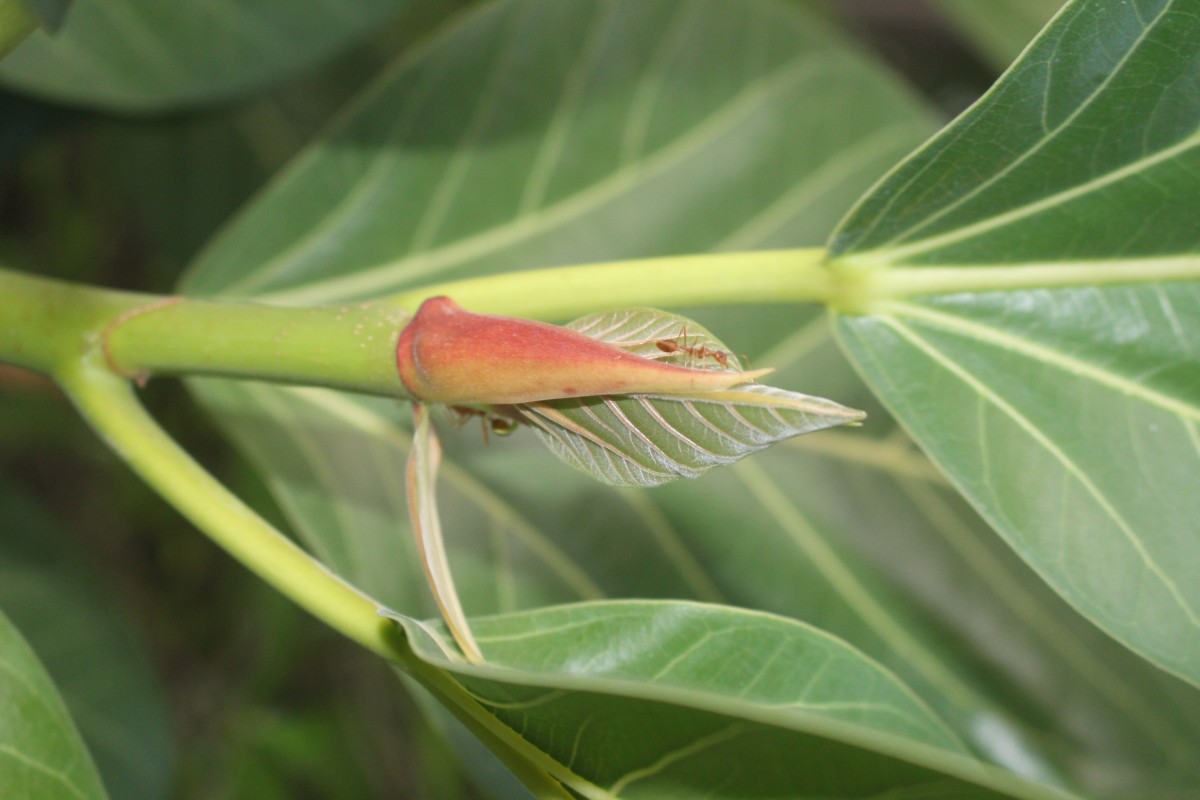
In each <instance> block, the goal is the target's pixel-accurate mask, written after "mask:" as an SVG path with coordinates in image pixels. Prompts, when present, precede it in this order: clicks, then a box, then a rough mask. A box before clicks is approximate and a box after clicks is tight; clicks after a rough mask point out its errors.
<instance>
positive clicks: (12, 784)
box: [0, 613, 107, 800]
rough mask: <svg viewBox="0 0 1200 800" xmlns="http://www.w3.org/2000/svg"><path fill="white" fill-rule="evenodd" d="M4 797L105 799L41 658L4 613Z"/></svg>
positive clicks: (0, 697) (0, 637)
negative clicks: (38, 658)
mask: <svg viewBox="0 0 1200 800" xmlns="http://www.w3.org/2000/svg"><path fill="white" fill-rule="evenodd" d="M0 708H2V709H3V710H4V725H0V795H3V796H4V797H37V798H45V800H58V798H64V800H65V799H67V798H69V799H70V800H81V798H82V799H83V800H87V798H103V797H107V795H106V794H105V793H104V787H103V786H102V785H101V784H100V776H99V775H98V774H97V773H96V766H95V765H94V764H93V763H92V759H91V757H90V756H89V755H88V752H87V750H86V749H85V748H84V746H83V740H81V739H80V738H79V732H78V731H77V730H75V725H74V724H73V723H72V722H71V717H70V716H69V715H68V714H67V709H66V707H65V706H64V705H63V702H62V699H61V698H60V697H59V696H58V691H57V690H56V689H55V688H54V684H53V683H52V682H51V680H50V677H49V676H48V675H46V672H45V670H44V669H42V665H41V664H39V663H38V660H37V656H35V655H34V654H33V651H32V650H30V649H29V645H27V644H26V643H25V640H24V639H22V638H21V634H20V633H18V632H17V629H16V628H15V627H13V625H12V623H11V622H9V621H8V617H6V616H4V614H3V613H0Z"/></svg>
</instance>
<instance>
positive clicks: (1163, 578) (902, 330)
mask: <svg viewBox="0 0 1200 800" xmlns="http://www.w3.org/2000/svg"><path fill="white" fill-rule="evenodd" d="M882 321H883V323H884V324H885V325H887V326H888V327H889V328H891V329H892V330H893V331H894V332H895V333H896V334H897V335H898V336H901V337H902V338H904V339H906V340H908V342H909V344H911V345H912V346H913V347H915V348H917V349H918V350H920V351H922V352H924V353H925V354H926V355H927V356H928V357H929V358H930V359H932V360H933V361H935V362H937V363H938V364H939V365H940V366H941V367H942V368H943V369H945V370H946V371H947V372H949V373H950V374H952V375H955V376H956V377H958V379H959V380H961V381H962V382H963V383H965V384H966V385H967V386H968V387H970V388H971V389H973V390H974V391H975V393H976V394H978V395H979V396H980V398H981V399H984V400H987V401H988V402H990V403H992V404H993V405H994V406H995V407H996V408H997V409H998V410H999V411H1001V412H1003V413H1004V414H1005V415H1006V416H1008V418H1009V419H1011V420H1012V421H1013V423H1014V424H1016V425H1017V426H1018V427H1019V428H1022V429H1024V430H1025V431H1026V433H1028V434H1029V435H1030V436H1031V437H1032V438H1033V439H1034V441H1035V442H1037V443H1038V444H1039V445H1040V446H1041V447H1042V448H1043V449H1045V451H1046V452H1047V453H1049V454H1050V455H1051V456H1053V457H1054V459H1055V460H1056V461H1058V462H1059V463H1060V464H1061V465H1062V468H1063V470H1064V471H1065V472H1066V473H1067V474H1068V475H1071V476H1073V477H1074V478H1075V480H1076V481H1078V483H1079V484H1080V486H1082V487H1083V489H1084V490H1085V491H1086V492H1087V493H1088V494H1089V495H1091V496H1092V498H1093V500H1094V501H1095V503H1096V505H1097V506H1098V507H1099V509H1100V510H1102V511H1103V512H1104V513H1105V515H1107V516H1108V517H1109V519H1110V520H1111V521H1112V523H1113V524H1114V525H1115V526H1116V528H1117V530H1119V531H1120V532H1121V534H1122V536H1123V537H1124V539H1125V540H1126V542H1128V543H1129V545H1130V546H1131V547H1132V548H1133V550H1134V552H1135V553H1137V555H1138V557H1139V558H1140V559H1141V561H1142V564H1143V566H1144V567H1145V568H1146V570H1147V571H1148V572H1150V574H1152V575H1154V577H1155V578H1157V579H1158V580H1159V582H1160V583H1161V584H1162V586H1163V588H1164V589H1165V590H1166V592H1167V594H1169V595H1170V596H1171V598H1172V599H1173V600H1174V601H1175V603H1176V605H1178V606H1179V609H1180V611H1182V612H1183V614H1184V616H1186V617H1187V618H1188V620H1189V621H1190V622H1191V623H1192V625H1193V626H1195V627H1196V628H1198V629H1200V614H1198V613H1197V611H1196V610H1195V609H1193V608H1192V607H1191V606H1190V605H1189V604H1188V602H1187V599H1186V598H1185V597H1184V596H1183V594H1182V592H1181V591H1180V589H1179V586H1178V585H1176V583H1175V581H1174V580H1172V579H1171V578H1170V576H1169V575H1167V573H1166V572H1165V571H1164V570H1163V568H1162V566H1161V565H1160V564H1159V563H1158V562H1157V561H1156V560H1155V559H1154V558H1153V557H1152V556H1151V555H1150V553H1149V552H1148V551H1147V550H1146V548H1145V545H1144V544H1143V543H1142V540H1141V539H1140V538H1138V536H1137V535H1136V534H1135V533H1134V531H1133V529H1132V528H1130V527H1129V523H1128V522H1127V521H1126V520H1125V518H1124V517H1123V516H1121V514H1120V512H1119V511H1118V510H1117V509H1116V508H1115V507H1114V506H1113V505H1112V503H1111V502H1109V500H1108V499H1107V498H1106V497H1105V496H1104V493H1103V492H1101V491H1100V489H1099V487H1097V486H1096V485H1095V484H1094V483H1092V481H1091V479H1090V478H1089V477H1088V476H1087V473H1086V472H1085V471H1084V470H1083V469H1081V468H1080V467H1079V465H1078V464H1076V463H1075V462H1074V460H1072V459H1071V458H1070V457H1069V456H1067V454H1066V453H1065V452H1063V451H1062V449H1061V448H1059V447H1058V446H1057V445H1056V444H1055V443H1054V441H1053V440H1052V439H1051V438H1050V437H1049V436H1047V435H1046V434H1045V432H1043V431H1042V430H1041V429H1040V428H1038V427H1037V426H1036V425H1034V424H1033V422H1032V421H1031V420H1029V419H1028V418H1027V417H1025V416H1024V415H1023V414H1021V413H1020V412H1019V411H1017V409H1016V408H1014V407H1013V406H1011V405H1010V404H1009V403H1007V402H1006V401H1005V400H1003V399H1002V398H1001V397H1000V396H999V395H997V394H996V393H995V392H993V391H992V390H991V389H990V388H989V387H988V386H987V384H985V383H983V381H981V380H979V379H978V378H976V377H975V376H974V375H972V374H970V373H968V372H967V371H966V370H965V369H964V368H962V367H961V366H960V365H959V364H957V363H955V362H953V361H951V360H950V359H948V358H946V357H945V356H944V355H943V354H942V353H941V352H940V351H939V350H938V349H937V348H936V347H933V346H932V345H930V344H929V343H928V342H926V341H925V340H924V339H922V338H921V337H920V336H919V335H918V334H917V333H915V332H914V331H912V330H911V329H909V328H908V327H907V326H905V325H903V324H902V323H901V322H900V321H899V320H898V319H896V318H894V317H885V318H883V319H882ZM1032 563H1033V564H1034V565H1035V568H1037V569H1038V572H1039V573H1042V572H1043V570H1042V565H1041V563H1040V562H1038V561H1037V560H1032ZM1043 578H1047V582H1048V583H1050V584H1051V585H1057V584H1056V583H1054V582H1053V581H1050V580H1048V576H1046V575H1043Z"/></svg>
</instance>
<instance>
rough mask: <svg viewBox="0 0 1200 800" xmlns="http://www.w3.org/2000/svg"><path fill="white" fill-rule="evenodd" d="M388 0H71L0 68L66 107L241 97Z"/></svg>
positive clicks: (347, 32)
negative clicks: (47, 28) (50, 28)
mask: <svg viewBox="0 0 1200 800" xmlns="http://www.w3.org/2000/svg"><path fill="white" fill-rule="evenodd" d="M395 11H396V6H395V4H394V3H391V2H387V0H352V1H350V0H341V2H337V3H328V2H323V1H322V0H303V1H301V0H268V1H267V2H257V3H235V2H229V0H214V1H213V2H203V3H194V2H180V3H176V2H167V3H164V2H159V0H76V1H75V2H74V3H73V4H72V7H71V9H70V13H69V14H67V15H66V19H65V21H63V23H62V25H61V27H60V28H59V29H58V30H57V31H55V32H54V34H53V35H51V34H48V33H45V32H43V31H39V32H37V33H35V34H34V35H32V36H30V37H29V38H28V39H27V40H26V41H24V42H23V43H22V44H21V46H20V47H18V48H17V49H16V50H14V51H13V52H12V53H11V54H10V55H9V56H8V58H6V59H5V60H4V63H3V64H0V80H2V81H3V82H4V83H5V84H7V85H8V86H10V87H13V88H18V89H21V90H23V91H27V92H33V93H36V94H39V95H43V96H46V97H51V98H54V99H57V100H61V101H64V102H69V103H76V104H80V105H88V106H97V107H101V108H111V109H121V110H139V111H140V110H155V109H163V108H170V107H177V106H180V105H185V104H194V103H197V102H211V101H214V100H219V99H223V98H226V97H229V96H231V95H236V94H242V93H245V92H248V91H251V90H254V89H258V88H261V87H263V86H266V85H268V84H270V83H271V82H272V81H275V80H278V79H279V78H281V77H284V76H286V75H289V74H291V73H294V72H296V71H298V70H300V69H303V68H304V67H307V66H311V65H312V64H314V63H316V62H318V61H319V60H321V59H322V58H326V57H328V56H330V55H332V54H333V53H335V52H336V51H337V50H338V49H339V48H342V47H345V46H346V45H347V44H348V43H350V42H353V41H354V40H355V39H357V38H359V37H361V36H363V35H364V34H366V33H368V32H369V31H371V30H372V29H373V28H374V27H375V26H377V25H378V24H379V23H380V21H381V20H383V19H385V18H386V17H387V15H389V14H392V13H395Z"/></svg>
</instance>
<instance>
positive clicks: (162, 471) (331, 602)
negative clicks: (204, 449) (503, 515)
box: [56, 357, 402, 660]
mask: <svg viewBox="0 0 1200 800" xmlns="http://www.w3.org/2000/svg"><path fill="white" fill-rule="evenodd" d="M56 377H57V378H58V379H59V382H60V383H61V385H62V387H63V389H64V390H65V391H66V392H67V395H68V396H69V397H70V398H71V400H72V401H73V402H74V403H75V405H76V407H77V408H78V409H79V412H80V413H81V414H82V415H83V417H84V418H85V419H86V420H87V421H88V422H89V423H90V424H91V425H92V427H93V428H95V430H96V432H97V433H98V434H100V436H101V437H103V438H104V439H105V440H106V441H107V442H108V444H109V445H110V446H111V447H112V448H113V449H114V450H115V451H117V453H119V454H120V455H121V456H122V457H123V458H124V459H125V461H126V462H128V463H129V465H130V466H131V467H132V468H133V470H134V471H135V472H136V473H138V474H139V475H140V476H141V477H142V478H143V479H144V480H145V481H146V482H147V483H148V484H150V486H151V487H153V488H154V489H155V490H156V491H157V492H158V493H159V494H161V495H162V496H163V497H164V498H165V499H166V500H167V501H168V502H170V503H171V504H172V505H174V506H175V507H176V508H177V509H178V510H179V511H180V513H182V514H183V515H184V516H185V517H187V518H188V519H189V520H191V521H192V522H193V523H194V524H195V525H196V527H198V528H200V530H202V531H204V532H205V533H206V534H207V535H208V536H209V538H211V539H212V540H213V541H214V542H216V543H217V544H218V545H220V546H221V547H222V548H223V549H224V550H225V551H227V552H228V553H229V554H230V555H232V556H233V557H234V558H236V559H237V560H239V561H241V562H242V563H243V564H245V565H246V566H247V567H249V568H250V569H251V570H252V571H254V572H255V573H256V574H258V575H259V576H260V577H262V578H263V579H264V580H265V581H267V582H268V583H270V584H271V585H272V586H274V587H275V588H276V589H278V590H279V591H280V592H282V593H283V594H284V595H285V596H287V597H290V598H291V599H292V600H294V601H295V602H296V603H297V604H299V605H300V606H302V607H304V608H305V609H307V610H308V611H309V612H311V613H312V614H313V615H314V616H316V617H317V618H319V619H321V620H323V621H325V622H326V623H328V624H329V625H330V626H331V627H333V628H334V629H335V630H338V631H340V632H342V633H343V634H345V635H346V636H347V637H349V638H350V639H353V640H354V641H356V642H358V643H359V644H361V645H363V646H364V647H366V648H368V649H370V650H373V651H374V652H376V653H379V654H380V655H382V656H384V657H386V658H389V659H392V660H399V659H401V657H402V654H401V653H397V652H396V651H395V649H394V648H395V645H394V639H390V638H389V637H388V636H387V630H388V629H390V628H391V627H392V623H391V622H389V621H387V620H385V619H382V618H380V617H379V616H378V615H377V613H376V612H377V611H378V609H379V608H380V604H378V603H376V602H374V601H373V600H371V599H370V598H368V597H367V596H366V595H363V594H361V593H360V592H358V591H357V590H356V589H354V588H352V587H351V586H350V585H349V584H347V583H345V582H343V581H342V580H341V579H340V578H338V577H337V576H335V575H333V574H332V573H330V572H329V571H328V570H327V569H326V568H325V567H324V566H323V565H321V564H320V562H318V561H316V560H314V559H313V558H312V557H310V556H309V555H308V554H307V553H305V552H304V551H303V550H301V549H300V548H299V547H298V546H297V545H295V544H293V543H292V542H291V541H290V540H289V539H287V538H286V537H285V536H283V534H281V533H279V532H278V531H277V530H275V529H274V528H273V527H272V526H271V525H270V524H268V523H267V522H266V521H265V520H263V519H262V518H261V517H259V516H258V515H257V514H256V513H255V512H254V511H253V510H252V509H251V508H249V507H248V506H246V505H245V504H244V503H242V501H241V500H239V499H238V498H237V496H236V495H234V494H233V493H232V492H230V491H229V490H228V489H226V488H225V487H224V486H222V485H221V484H220V483H219V482H218V481H217V480H216V479H215V478H213V477H212V476H211V475H210V474H209V473H208V472H207V471H205V470H204V468H202V467H201V466H200V465H199V464H197V463H196V462H195V461H193V460H192V458H191V457H190V456H189V455H188V454H187V453H186V452H184V451H183V450H182V449H181V448H180V447H179V446H178V445H177V444H176V443H175V442H174V440H172V439H171V438H170V437H169V436H168V435H167V434H166V433H165V432H163V430H162V429H161V428H160V427H159V426H158V424H157V423H155V421H154V420H153V419H152V418H151V417H150V416H149V415H148V414H147V413H146V411H145V410H144V409H143V408H142V406H141V404H140V403H139V402H138V400H137V397H136V396H135V395H134V392H133V389H132V388H131V387H130V385H129V383H128V382H127V381H125V380H122V379H121V378H119V377H117V376H115V375H113V374H112V373H111V372H109V371H108V370H107V369H105V368H104V367H103V365H99V364H96V363H95V358H94V357H92V358H88V359H84V360H83V361H82V362H81V363H79V364H76V365H74V366H73V367H69V368H66V369H63V370H61V371H60V372H58V374H57V376H56Z"/></svg>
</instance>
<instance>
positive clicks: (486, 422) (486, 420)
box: [450, 406, 517, 445]
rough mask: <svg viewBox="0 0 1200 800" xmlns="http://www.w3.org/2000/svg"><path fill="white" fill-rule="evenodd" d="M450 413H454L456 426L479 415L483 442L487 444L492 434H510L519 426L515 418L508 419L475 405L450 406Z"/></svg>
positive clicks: (453, 418) (453, 419)
mask: <svg viewBox="0 0 1200 800" xmlns="http://www.w3.org/2000/svg"><path fill="white" fill-rule="evenodd" d="M450 413H451V414H452V421H453V423H454V427H456V428H461V427H462V426H463V424H464V423H466V421H467V420H468V419H470V418H471V417H479V422H480V426H481V429H482V430H483V443H484V444H485V445H486V444H491V440H490V439H489V435H490V434H492V433H494V434H496V435H497V436H508V435H509V434H510V433H512V432H513V431H514V430H516V427H517V421H516V420H515V419H508V418H506V417H502V416H499V415H498V414H495V413H493V412H491V411H485V410H484V409H482V408H474V407H473V406H450Z"/></svg>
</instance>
